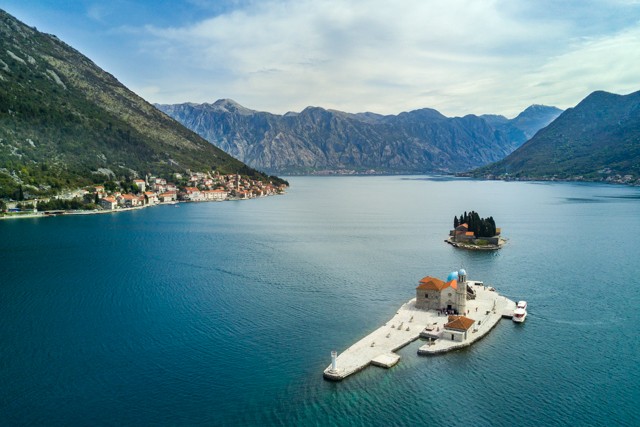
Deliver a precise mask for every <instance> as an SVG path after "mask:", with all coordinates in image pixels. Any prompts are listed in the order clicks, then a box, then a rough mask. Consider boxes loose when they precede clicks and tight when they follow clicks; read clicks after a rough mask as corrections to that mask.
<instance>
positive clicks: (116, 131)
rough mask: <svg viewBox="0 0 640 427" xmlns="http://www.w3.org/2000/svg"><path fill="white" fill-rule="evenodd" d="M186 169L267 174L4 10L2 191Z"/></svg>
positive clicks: (52, 189)
mask: <svg viewBox="0 0 640 427" xmlns="http://www.w3.org/2000/svg"><path fill="white" fill-rule="evenodd" d="M186 169H191V170H193V171H209V170H212V169H215V170H218V171H219V172H221V173H236V172H238V173H241V174H244V175H248V176H251V177H253V178H258V179H267V178H268V177H266V176H265V175H263V174H261V173H259V172H257V171H255V170H254V169H251V168H249V167H247V166H246V165H244V164H243V163H241V162H240V161H238V160H236V159H234V158H233V157H231V156H229V155H227V154H226V153H224V152H223V151H222V150H220V149H218V148H216V147H214V146H213V145H211V144H210V143H209V142H207V141H205V140H204V139H202V138H201V137H199V136H198V135H196V134H195V133H193V132H191V131H190V130H188V129H186V128H184V127H183V126H182V125H180V124H178V123H177V122H175V121H174V120H173V119H171V118H169V117H168V116H166V115H165V114H163V113H161V112H160V111H158V110H157V109H156V108H155V107H153V106H152V105H151V104H149V103H147V102H146V101H144V100H143V99H142V98H140V97H139V96H137V95H136V94H134V93H133V92H131V91H130V90H128V89H127V88H126V87H124V86H123V85H122V84H121V83H120V82H118V80H116V79H115V78H114V77H113V76H112V75H110V74H108V73H106V72H105V71H103V70H102V69H100V68H99V67H98V66H96V65H95V64H94V63H93V62H92V61H91V60H89V59H88V58H86V57H85V56H83V55H82V54H81V53H79V52H78V51H76V50H75V49H73V48H71V47H70V46H68V45H66V44H65V43H64V42H62V41H60V40H59V39H58V38H56V37H55V36H52V35H48V34H43V33H40V32H38V31H37V30H36V29H35V28H31V27H28V26H26V25H25V24H23V23H21V22H20V21H18V20H17V19H15V18H14V17H12V16H11V15H9V14H7V13H6V12H4V11H2V10H0V197H12V196H13V195H14V194H15V193H16V192H17V191H18V189H19V188H20V187H21V186H22V187H23V189H24V191H25V193H28V194H30V195H44V194H53V193H56V192H59V191H60V190H62V189H64V188H77V187H79V186H84V185H88V184H91V183H101V182H105V181H107V180H122V179H131V178H133V177H136V176H144V175H145V174H146V173H150V174H154V175H159V176H163V175H168V174H170V173H172V172H184V171H185V170H186ZM277 181H279V180H277Z"/></svg>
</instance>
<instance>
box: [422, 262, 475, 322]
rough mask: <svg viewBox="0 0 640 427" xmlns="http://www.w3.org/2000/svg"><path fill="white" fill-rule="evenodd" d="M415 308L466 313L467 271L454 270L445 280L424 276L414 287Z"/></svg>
mask: <svg viewBox="0 0 640 427" xmlns="http://www.w3.org/2000/svg"><path fill="white" fill-rule="evenodd" d="M416 308H419V309H423V310H444V311H446V312H449V313H454V314H466V312H467V272H466V271H464V270H462V269H461V270H460V271H454V272H452V273H450V274H449V276H448V277H447V281H446V282H444V281H442V280H440V279H438V278H436V277H431V276H427V277H424V278H423V279H422V280H420V283H419V284H418V287H417V288H416Z"/></svg>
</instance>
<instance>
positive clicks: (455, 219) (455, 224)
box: [453, 215, 460, 228]
mask: <svg viewBox="0 0 640 427" xmlns="http://www.w3.org/2000/svg"><path fill="white" fill-rule="evenodd" d="M458 225H460V223H459V222H458V217H457V216H455V215H454V216H453V228H456V227H458Z"/></svg>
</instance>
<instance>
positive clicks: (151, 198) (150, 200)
mask: <svg viewBox="0 0 640 427" xmlns="http://www.w3.org/2000/svg"><path fill="white" fill-rule="evenodd" d="M144 195H145V196H146V199H147V204H148V205H155V204H156V203H158V196H157V194H156V193H154V192H153V191H145V192H144Z"/></svg>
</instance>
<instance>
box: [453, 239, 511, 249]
mask: <svg viewBox="0 0 640 427" xmlns="http://www.w3.org/2000/svg"><path fill="white" fill-rule="evenodd" d="M444 241H445V243H448V244H450V245H451V246H453V247H454V248H459V249H466V250H469V251H497V250H499V249H502V247H503V246H504V245H506V244H507V241H506V239H503V238H502V237H500V239H499V240H498V244H497V245H482V246H480V245H474V244H470V243H462V242H454V241H453V240H451V237H449V238H448V239H445V240H444Z"/></svg>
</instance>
